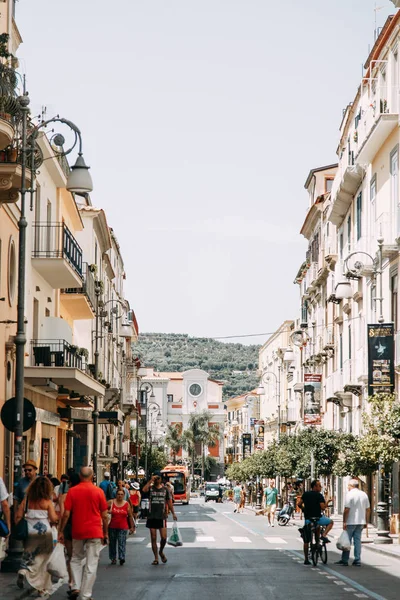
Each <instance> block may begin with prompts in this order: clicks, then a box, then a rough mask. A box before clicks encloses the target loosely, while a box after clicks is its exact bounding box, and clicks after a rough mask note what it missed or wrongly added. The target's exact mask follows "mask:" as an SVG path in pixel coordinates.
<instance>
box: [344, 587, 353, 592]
mask: <svg viewBox="0 0 400 600" xmlns="http://www.w3.org/2000/svg"><path fill="white" fill-rule="evenodd" d="M343 589H344V591H345V592H355V591H356V590H355V589H354V588H343Z"/></svg>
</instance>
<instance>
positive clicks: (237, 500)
mask: <svg viewBox="0 0 400 600" xmlns="http://www.w3.org/2000/svg"><path fill="white" fill-rule="evenodd" d="M233 501H234V502H235V504H240V496H234V497H233Z"/></svg>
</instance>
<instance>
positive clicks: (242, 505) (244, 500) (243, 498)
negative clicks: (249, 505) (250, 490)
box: [238, 485, 246, 512]
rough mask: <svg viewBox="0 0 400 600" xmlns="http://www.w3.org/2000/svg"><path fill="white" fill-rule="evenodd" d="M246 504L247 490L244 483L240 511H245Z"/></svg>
mask: <svg viewBox="0 0 400 600" xmlns="http://www.w3.org/2000/svg"><path fill="white" fill-rule="evenodd" d="M245 504H246V490H245V488H244V485H242V489H241V492H240V504H239V509H238V512H243V510H244V507H245Z"/></svg>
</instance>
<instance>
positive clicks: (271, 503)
mask: <svg viewBox="0 0 400 600" xmlns="http://www.w3.org/2000/svg"><path fill="white" fill-rule="evenodd" d="M277 503H278V490H277V488H276V487H275V479H270V480H269V482H268V486H267V487H266V488H265V490H264V491H263V505H264V514H266V515H267V519H268V523H267V525H268V527H274V521H275V512H276V505H277Z"/></svg>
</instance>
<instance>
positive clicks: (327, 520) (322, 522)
mask: <svg viewBox="0 0 400 600" xmlns="http://www.w3.org/2000/svg"><path fill="white" fill-rule="evenodd" d="M310 523H311V521H310V520H309V519H306V520H305V521H304V525H309V524H310ZM331 523H332V519H330V518H329V517H325V515H322V517H320V518H319V519H318V525H322V526H323V527H326V526H327V525H330V524H331Z"/></svg>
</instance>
